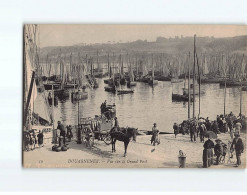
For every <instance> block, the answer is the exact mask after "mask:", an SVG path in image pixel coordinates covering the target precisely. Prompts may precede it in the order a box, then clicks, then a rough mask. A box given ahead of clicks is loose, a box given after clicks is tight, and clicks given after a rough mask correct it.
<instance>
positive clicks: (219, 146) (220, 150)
mask: <svg viewBox="0 0 247 195" xmlns="http://www.w3.org/2000/svg"><path fill="white" fill-rule="evenodd" d="M215 141H216V145H215V147H214V153H215V155H216V165H218V164H219V162H220V160H221V157H222V155H223V147H222V144H221V140H220V139H216V140H215Z"/></svg>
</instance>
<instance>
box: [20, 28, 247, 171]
mask: <svg viewBox="0 0 247 195" xmlns="http://www.w3.org/2000/svg"><path fill="white" fill-rule="evenodd" d="M246 101H247V26H245V25H185V24H183V25H182V24H181V25H165V24H25V25H23V105H22V107H23V117H22V119H23V121H22V149H21V150H22V165H23V167H24V168H205V169H206V168H208V169H222V168H225V169H243V168H246V123H247V118H246V112H247V103H246Z"/></svg>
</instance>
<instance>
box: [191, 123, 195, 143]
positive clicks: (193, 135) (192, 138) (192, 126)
mask: <svg viewBox="0 0 247 195" xmlns="http://www.w3.org/2000/svg"><path fill="white" fill-rule="evenodd" d="M190 140H191V141H192V142H193V141H194V142H196V124H195V122H193V121H191V123H190Z"/></svg>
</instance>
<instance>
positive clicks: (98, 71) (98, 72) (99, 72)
mask: <svg viewBox="0 0 247 195" xmlns="http://www.w3.org/2000/svg"><path fill="white" fill-rule="evenodd" d="M94 77H95V78H102V77H103V69H102V68H101V66H100V64H99V51H98V50H97V68H95V69H94Z"/></svg>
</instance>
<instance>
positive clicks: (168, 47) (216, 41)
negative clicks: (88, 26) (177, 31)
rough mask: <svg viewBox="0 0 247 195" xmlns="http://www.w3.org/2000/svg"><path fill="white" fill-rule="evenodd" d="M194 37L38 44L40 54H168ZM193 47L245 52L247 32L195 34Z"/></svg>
mask: <svg viewBox="0 0 247 195" xmlns="http://www.w3.org/2000/svg"><path fill="white" fill-rule="evenodd" d="M193 44H194V43H193V37H184V38H183V37H181V38H179V37H176V38H169V39H166V38H163V37H158V38H157V39H156V41H155V42H147V41H146V40H144V41H143V40H137V41H134V42H128V43H114V44H111V43H103V44H92V45H82V44H78V45H73V46H60V47H45V48H41V56H43V57H44V56H46V55H47V54H48V55H49V57H54V58H56V57H57V56H58V54H59V52H60V50H61V53H62V54H65V55H69V54H70V53H71V52H72V53H73V54H76V55H78V53H79V52H80V53H81V54H82V55H85V54H88V55H89V56H95V55H96V52H97V50H98V51H99V55H100V56H102V55H107V54H108V53H113V52H114V53H115V54H118V53H123V54H126V53H131V54H133V53H167V54H180V53H188V52H189V51H191V52H192V51H193ZM196 48H197V52H198V53H215V52H217V53H218V52H227V53H232V52H240V53H246V51H247V35H245V36H237V37H228V38H214V37H197V38H196Z"/></svg>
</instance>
